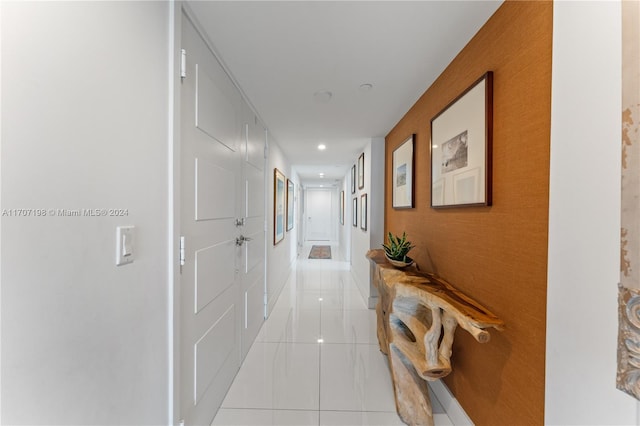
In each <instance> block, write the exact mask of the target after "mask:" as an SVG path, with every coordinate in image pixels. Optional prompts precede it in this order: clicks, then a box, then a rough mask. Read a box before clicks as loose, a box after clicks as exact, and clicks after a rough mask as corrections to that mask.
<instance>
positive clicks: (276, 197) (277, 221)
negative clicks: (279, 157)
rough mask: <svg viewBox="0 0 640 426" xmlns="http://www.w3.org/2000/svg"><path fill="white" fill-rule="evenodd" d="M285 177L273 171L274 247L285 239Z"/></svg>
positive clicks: (277, 171) (276, 170)
mask: <svg viewBox="0 0 640 426" xmlns="http://www.w3.org/2000/svg"><path fill="white" fill-rule="evenodd" d="M285 195H286V194H285V187H284V175H283V174H282V172H281V171H280V170H278V169H273V245H274V246H275V245H276V244H278V243H279V242H280V241H282V240H283V239H284V226H285V224H284V220H285V218H284V214H285V211H284V209H285V205H284V204H285Z"/></svg>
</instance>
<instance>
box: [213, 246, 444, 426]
mask: <svg viewBox="0 0 640 426" xmlns="http://www.w3.org/2000/svg"><path fill="white" fill-rule="evenodd" d="M310 249H311V245H309V246H308V247H306V249H305V250H303V252H302V255H301V257H300V258H299V259H298V260H297V262H296V264H295V266H294V268H293V270H292V272H291V275H290V277H289V279H288V281H287V283H286V284H285V287H284V289H283V290H282V293H281V295H280V297H279V299H278V301H277V303H276V305H275V307H274V309H273V312H272V313H271V315H270V316H269V319H268V320H267V321H266V322H265V323H264V325H263V326H262V330H261V331H260V334H259V335H258V337H257V339H256V341H255V343H254V344H253V346H252V347H251V350H250V351H249V353H248V355H247V357H246V359H245V361H244V363H243V365H242V367H241V368H240V371H239V372H238V375H237V376H236V378H235V380H234V382H233V384H232V386H231V388H230V389H229V392H228V393H227V396H226V398H225V400H224V401H223V403H222V407H221V408H220V410H219V411H218V414H217V416H216V418H215V419H214V421H213V423H212V425H402V424H404V423H403V422H402V421H401V420H400V418H399V417H398V416H397V414H396V410H395V403H394V399H393V388H392V384H391V379H390V375H389V369H388V366H387V359H386V357H385V356H384V355H383V354H382V353H381V352H380V350H379V348H378V341H377V337H376V316H375V310H372V309H367V307H366V305H365V303H364V300H363V298H362V296H361V295H360V293H359V291H358V289H357V287H356V284H355V283H354V281H353V278H352V276H351V272H350V269H349V264H348V263H346V262H342V261H338V260H315V259H307V258H308V255H309V250H310ZM332 254H333V256H334V258H335V257H336V256H337V254H338V247H336V246H332ZM431 401H432V405H433V410H434V413H436V414H435V415H434V419H435V423H436V425H438V426H440V425H443V426H444V425H451V424H452V423H451V421H450V420H449V417H447V415H446V414H444V410H443V409H442V406H441V405H440V403H439V402H438V401H437V399H436V398H435V397H434V396H433V395H432V397H431Z"/></svg>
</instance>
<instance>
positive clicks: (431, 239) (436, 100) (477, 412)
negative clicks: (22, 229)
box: [385, 2, 553, 425]
mask: <svg viewBox="0 0 640 426" xmlns="http://www.w3.org/2000/svg"><path fill="white" fill-rule="evenodd" d="M552 12H553V4H552V3H551V2H506V3H505V4H503V5H502V6H501V7H500V8H499V9H498V10H497V11H496V13H495V14H494V15H493V16H492V17H491V19H490V20H489V21H488V22H487V23H486V24H485V26H484V27H483V28H482V29H481V30H480V31H479V32H478V33H477V34H476V36H475V37H474V38H473V39H472V40H471V41H470V42H469V44H468V45H467V46H466V47H465V48H464V49H463V50H462V51H461V52H460V54H459V55H458V56H457V57H456V58H455V59H454V60H453V61H452V62H451V64H450V65H449V66H448V67H447V69H446V70H445V71H444V72H443V73H442V74H441V76H440V77H439V78H438V79H437V80H436V81H435V83H434V84H433V85H432V86H431V87H430V88H429V89H428V90H427V91H426V92H425V93H424V94H423V95H422V97H420V99H419V100H418V101H417V102H416V104H415V105H414V106H413V107H412V108H411V109H410V110H409V111H408V112H407V114H406V115H405V116H404V117H403V118H402V120H401V121H400V122H399V123H398V124H397V125H396V126H395V127H394V129H393V130H392V131H391V132H390V133H389V134H388V135H387V137H386V170H385V176H386V177H385V179H386V180H385V183H386V185H385V186H386V190H385V231H391V232H393V233H400V234H401V233H402V231H406V232H407V234H408V235H409V237H410V239H411V240H412V241H413V242H414V243H415V244H416V245H417V247H416V248H415V249H414V250H413V251H412V252H411V255H412V257H413V258H414V259H415V260H416V261H417V262H418V264H419V266H420V268H421V269H422V270H427V271H432V272H435V273H436V274H438V275H440V276H441V277H443V278H445V279H446V280H448V281H449V282H451V283H452V284H453V285H454V286H456V287H458V288H459V289H461V290H462V291H463V292H465V293H467V294H468V295H470V296H472V297H473V298H475V299H476V300H478V301H479V302H480V303H481V304H483V305H484V306H486V307H487V308H488V309H490V310H491V311H492V312H494V313H495V314H496V315H498V316H499V317H500V318H502V319H503V320H504V321H505V322H506V324H507V329H506V330H505V331H503V332H501V333H500V332H496V331H491V335H492V339H491V341H490V342H489V343H487V344H480V343H478V342H476V341H475V340H474V339H473V338H472V337H471V336H470V335H469V334H468V333H467V332H465V331H464V330H460V329H458V330H457V331H456V340H455V343H454V348H453V358H452V360H453V373H452V374H451V375H450V376H449V377H447V378H446V379H445V383H446V384H447V386H448V387H449V389H450V390H451V391H452V392H453V393H454V395H455V397H456V398H457V399H458V401H459V402H460V403H461V404H462V406H463V407H464V409H465V411H466V412H467V414H468V415H469V416H470V417H471V419H472V420H473V421H474V422H475V424H476V425H532V424H542V423H543V422H544V374H545V371H544V366H545V365H544V363H545V326H546V320H545V313H546V285H547V284H546V280H547V239H548V210H549V146H550V117H551V47H552ZM417 54H419V52H417ZM489 70H491V71H493V72H494V95H493V96H494V104H493V108H494V120H493V124H494V133H493V206H491V207H471V208H453V209H441V210H435V209H432V208H430V157H429V143H430V120H431V118H432V117H433V116H434V115H436V114H437V113H438V112H439V111H440V110H441V109H442V108H444V107H445V106H446V105H448V104H449V103H450V102H451V101H452V100H453V99H454V98H455V97H456V96H458V95H459V94H460V93H461V92H462V91H464V90H465V89H466V88H467V87H468V86H469V85H470V84H471V83H473V82H474V81H476V79H478V78H479V77H480V76H482V75H483V74H484V73H485V72H486V71H489ZM412 133H415V134H416V153H415V155H416V157H415V161H416V163H415V182H414V184H415V187H416V192H415V206H416V207H415V208H414V209H410V210H394V209H393V208H392V207H391V175H392V173H391V172H392V170H391V167H392V165H391V158H392V153H393V150H394V149H395V148H396V147H397V146H398V145H399V144H400V143H401V142H402V141H404V140H405V139H406V138H407V137H408V136H409V135H411V134H412ZM385 233H386V232H385Z"/></svg>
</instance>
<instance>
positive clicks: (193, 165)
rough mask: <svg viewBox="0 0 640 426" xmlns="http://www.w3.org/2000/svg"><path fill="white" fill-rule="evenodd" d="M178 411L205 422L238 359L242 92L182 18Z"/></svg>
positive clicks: (191, 419)
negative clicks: (181, 237) (237, 223)
mask: <svg viewBox="0 0 640 426" xmlns="http://www.w3.org/2000/svg"><path fill="white" fill-rule="evenodd" d="M182 48H183V49H185V50H186V53H187V54H186V60H187V67H186V72H187V77H186V78H184V79H183V82H182V86H181V148H180V158H181V160H180V167H181V170H180V179H181V186H180V191H181V212H180V215H181V219H180V221H181V223H180V227H181V229H180V233H181V235H183V236H184V241H185V244H184V248H185V256H184V259H185V260H184V264H183V266H182V275H181V288H180V298H181V306H180V308H181V309H180V310H181V314H180V339H181V342H180V347H181V353H180V399H181V400H180V409H181V417H182V418H183V419H184V421H185V424H187V425H192V424H198V425H201V424H207V425H208V424H210V423H211V421H212V420H213V417H214V415H215V413H216V411H217V409H218V407H219V406H220V404H221V402H222V399H223V398H224V395H225V393H226V391H227V389H228V387H229V385H230V384H231V382H232V380H233V377H234V376H235V374H236V372H237V370H238V368H239V366H240V360H241V358H240V357H241V355H240V354H241V324H242V321H241V317H242V314H243V303H242V295H241V277H240V273H239V271H240V268H241V265H242V254H243V253H242V250H241V247H238V246H237V245H236V238H237V236H238V235H239V233H238V229H237V227H236V221H237V219H239V218H240V217H241V216H242V204H243V196H242V194H243V189H242V186H243V185H242V172H241V171H242V150H243V143H242V139H243V135H242V133H243V131H242V120H241V118H242V98H241V96H240V95H239V93H238V92H237V90H236V88H235V86H234V85H233V83H232V82H231V80H230V79H229V78H228V76H227V75H226V73H225V71H224V69H223V68H222V67H221V66H220V64H219V63H218V61H217V60H216V59H215V57H214V55H213V54H212V53H211V51H210V50H209V49H208V47H207V45H206V44H205V42H204V41H203V39H202V38H201V37H200V35H199V33H198V32H197V31H196V29H195V28H194V26H193V25H192V23H191V22H190V21H189V19H188V18H187V17H185V16H183V18H182Z"/></svg>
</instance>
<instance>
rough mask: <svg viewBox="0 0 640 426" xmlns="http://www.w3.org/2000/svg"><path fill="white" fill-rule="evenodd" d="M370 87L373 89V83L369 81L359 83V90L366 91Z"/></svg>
mask: <svg viewBox="0 0 640 426" xmlns="http://www.w3.org/2000/svg"><path fill="white" fill-rule="evenodd" d="M371 89H373V84H371V83H364V84H361V85H360V91H361V92H368V91H369V90H371Z"/></svg>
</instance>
